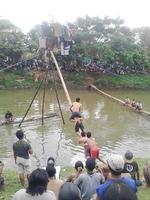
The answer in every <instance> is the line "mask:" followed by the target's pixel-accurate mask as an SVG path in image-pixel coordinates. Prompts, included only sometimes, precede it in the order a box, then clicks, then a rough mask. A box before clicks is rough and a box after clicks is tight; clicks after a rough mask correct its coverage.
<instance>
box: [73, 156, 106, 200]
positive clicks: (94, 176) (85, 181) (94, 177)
mask: <svg viewBox="0 0 150 200" xmlns="http://www.w3.org/2000/svg"><path fill="white" fill-rule="evenodd" d="M95 166H96V163H95V160H93V159H92V158H88V159H87V160H86V166H85V167H86V170H87V173H86V174H80V176H79V177H78V178H77V179H76V180H75V181H74V184H75V185H77V186H78V188H79V190H80V192H81V196H82V199H83V200H90V199H91V198H92V197H93V195H95V193H96V188H97V187H98V185H100V184H102V183H104V181H105V178H104V176H103V175H102V174H100V173H95V172H94V169H95Z"/></svg>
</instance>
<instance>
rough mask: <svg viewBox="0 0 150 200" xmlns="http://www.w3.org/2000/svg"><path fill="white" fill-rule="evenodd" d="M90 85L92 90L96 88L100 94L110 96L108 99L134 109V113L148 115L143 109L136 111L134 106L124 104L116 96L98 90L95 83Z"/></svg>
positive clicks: (149, 113)
mask: <svg viewBox="0 0 150 200" xmlns="http://www.w3.org/2000/svg"><path fill="white" fill-rule="evenodd" d="M90 87H91V88H93V89H94V90H96V91H97V92H99V93H100V94H102V95H104V96H106V97H108V98H110V99H112V100H114V101H116V102H118V103H120V104H121V105H123V106H124V107H127V108H129V109H130V110H132V111H134V112H136V113H139V114H145V115H149V116H150V112H148V111H145V110H140V111H138V110H136V109H135V108H134V107H132V106H130V105H126V104H125V101H122V100H121V99H118V98H116V97H113V96H111V95H109V94H107V93H106V92H103V91H102V90H99V89H98V88H97V87H96V86H95V85H90Z"/></svg>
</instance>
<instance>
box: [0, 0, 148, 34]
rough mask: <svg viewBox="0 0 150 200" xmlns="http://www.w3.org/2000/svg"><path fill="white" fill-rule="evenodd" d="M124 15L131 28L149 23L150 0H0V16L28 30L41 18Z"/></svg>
mask: <svg viewBox="0 0 150 200" xmlns="http://www.w3.org/2000/svg"><path fill="white" fill-rule="evenodd" d="M85 15H89V16H92V17H93V16H99V17H101V18H103V17H105V16H109V17H113V18H114V17H121V18H123V19H124V20H125V24H126V25H127V26H129V27H140V26H150V0H0V17H1V18H5V19H9V20H10V21H11V22H12V23H14V24H15V25H16V26H18V27H19V28H21V29H22V31H23V32H25V33H26V32H28V31H29V30H30V29H31V28H33V27H34V26H35V25H36V24H40V23H41V22H42V21H45V20H46V21H51V20H55V21H59V22H61V23H64V24H65V23H66V22H67V21H69V22H73V21H75V19H76V18H77V17H78V16H85Z"/></svg>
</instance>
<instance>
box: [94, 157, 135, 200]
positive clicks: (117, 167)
mask: <svg viewBox="0 0 150 200" xmlns="http://www.w3.org/2000/svg"><path fill="white" fill-rule="evenodd" d="M107 163H108V167H109V169H110V175H109V178H108V180H107V181H106V182H105V183H104V184H102V185H100V186H99V187H98V188H97V189H96V192H97V198H96V199H97V200H104V197H105V193H106V192H107V189H108V188H109V187H110V186H111V185H112V184H113V183H116V182H117V183H124V184H126V185H127V186H128V187H130V189H131V190H132V191H133V192H136V191H137V187H136V183H135V181H134V180H133V179H131V178H126V177H121V173H122V170H123V168H124V160H123V157H122V156H120V155H115V154H112V155H110V156H109V158H108V160H107Z"/></svg>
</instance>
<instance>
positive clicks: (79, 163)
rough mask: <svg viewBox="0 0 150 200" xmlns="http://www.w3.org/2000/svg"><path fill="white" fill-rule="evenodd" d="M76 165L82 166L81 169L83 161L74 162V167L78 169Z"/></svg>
mask: <svg viewBox="0 0 150 200" xmlns="http://www.w3.org/2000/svg"><path fill="white" fill-rule="evenodd" d="M78 167H82V169H83V168H84V166H83V162H81V161H77V162H76V163H75V166H74V168H75V169H76V170H78Z"/></svg>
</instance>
